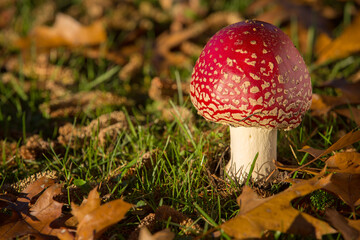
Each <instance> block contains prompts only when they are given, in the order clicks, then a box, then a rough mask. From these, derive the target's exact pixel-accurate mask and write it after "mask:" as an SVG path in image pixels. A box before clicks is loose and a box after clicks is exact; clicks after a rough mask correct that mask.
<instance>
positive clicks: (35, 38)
mask: <svg viewBox="0 0 360 240" xmlns="http://www.w3.org/2000/svg"><path fill="white" fill-rule="evenodd" d="M105 41H106V32H105V29H104V25H103V23H102V22H101V21H96V22H94V23H93V24H91V25H89V26H83V25H82V24H80V23H79V22H78V21H76V20H75V19H73V18H72V17H70V16H68V15H65V14H62V13H59V14H57V15H56V19H55V23H54V25H53V26H52V27H47V26H37V27H35V28H34V29H33V30H32V31H31V33H30V35H29V36H28V37H26V38H23V39H19V40H18V41H17V42H15V46H16V47H19V48H22V49H29V48H30V47H31V45H32V44H33V43H34V44H35V46H36V47H37V48H53V47H59V46H68V47H76V46H86V45H96V44H100V43H103V42H105Z"/></svg>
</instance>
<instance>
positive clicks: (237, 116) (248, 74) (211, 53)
mask: <svg viewBox="0 0 360 240" xmlns="http://www.w3.org/2000/svg"><path fill="white" fill-rule="evenodd" d="M190 95H191V101H192V103H193V104H194V106H195V108H196V109H197V111H198V114H200V115H201V116H203V117H204V118H205V119H207V120H209V121H212V122H216V123H222V124H227V125H230V141H231V144H230V148H231V159H230V162H229V163H228V165H227V166H226V170H227V172H228V173H229V175H231V176H233V177H236V178H237V179H238V180H239V181H240V182H241V181H242V180H244V178H245V177H246V176H247V174H248V172H249V169H250V166H251V164H252V162H253V160H254V158H255V156H256V154H257V153H258V158H257V160H256V164H255V168H254V171H253V173H252V178H253V180H261V179H265V178H266V177H267V176H268V175H269V174H270V173H271V172H272V171H273V170H274V169H275V166H274V161H275V160H276V145H277V129H283V130H290V129H293V128H296V127H297V126H298V125H299V124H300V123H301V121H302V117H303V115H304V113H305V112H306V111H307V110H308V109H309V107H310V104H311V96H312V89H311V81H310V75H309V72H308V69H307V67H306V65H305V62H304V60H303V58H302V57H301V55H300V53H299V52H298V50H297V49H296V48H295V46H294V45H293V43H292V42H291V40H290V38H289V37H288V36H287V35H286V34H285V33H284V32H282V31H281V30H280V29H279V28H277V27H275V26H273V25H271V24H269V23H265V22H261V21H256V20H247V21H244V22H239V23H235V24H232V25H230V26H227V27H225V28H223V29H221V30H220V31H219V32H217V33H216V34H215V35H214V36H213V37H212V38H211V39H210V40H209V41H208V43H207V44H206V46H205V47H204V49H203V50H202V53H201V55H200V57H199V59H198V60H197V62H196V65H195V67H194V70H193V73H192V79H191V83H190Z"/></svg>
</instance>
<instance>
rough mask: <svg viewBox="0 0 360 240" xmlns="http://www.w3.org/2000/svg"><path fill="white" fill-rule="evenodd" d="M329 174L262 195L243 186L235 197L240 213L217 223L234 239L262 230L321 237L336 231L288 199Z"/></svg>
mask: <svg viewBox="0 0 360 240" xmlns="http://www.w3.org/2000/svg"><path fill="white" fill-rule="evenodd" d="M330 178H331V176H327V177H324V178H319V177H315V178H313V179H310V180H306V181H302V182H301V183H297V184H294V185H293V186H292V187H290V188H288V189H287V190H285V191H283V192H281V193H278V194H276V195H274V196H271V197H268V198H265V199H262V198H260V197H259V196H258V195H257V194H256V193H255V192H254V191H253V190H252V189H251V188H250V187H248V186H245V187H244V189H243V193H242V194H241V195H240V197H239V198H238V204H239V206H240V211H239V214H238V215H237V216H236V217H235V218H233V219H231V220H229V221H228V222H226V223H224V224H222V225H221V226H220V227H221V228H222V229H223V230H224V231H225V232H226V233H227V234H228V235H230V236H232V237H235V238H237V239H244V238H260V237H261V236H262V234H263V232H264V231H265V230H273V231H280V232H283V233H292V234H300V235H305V236H314V237H316V238H321V236H322V235H324V234H331V233H335V232H336V231H335V230H334V229H333V228H332V227H330V226H329V225H328V224H327V223H326V222H324V221H322V220H319V219H317V218H314V217H312V216H310V215H308V214H306V213H304V212H301V211H298V210H296V209H294V208H293V207H292V205H291V201H292V200H294V199H295V198H298V197H301V196H305V195H306V194H309V193H311V192H313V191H315V190H317V189H320V188H322V187H324V186H326V185H327V184H329V182H330Z"/></svg>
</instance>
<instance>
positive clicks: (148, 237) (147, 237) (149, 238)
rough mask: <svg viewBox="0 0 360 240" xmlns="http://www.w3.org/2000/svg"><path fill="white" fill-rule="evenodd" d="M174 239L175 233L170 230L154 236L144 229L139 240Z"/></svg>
mask: <svg viewBox="0 0 360 240" xmlns="http://www.w3.org/2000/svg"><path fill="white" fill-rule="evenodd" d="M174 238H175V233H173V232H171V231H170V229H168V228H167V229H164V230H162V231H160V232H157V233H155V234H154V235H152V234H151V233H150V231H149V230H148V229H147V228H146V227H143V228H141V230H140V234H139V240H172V239H174Z"/></svg>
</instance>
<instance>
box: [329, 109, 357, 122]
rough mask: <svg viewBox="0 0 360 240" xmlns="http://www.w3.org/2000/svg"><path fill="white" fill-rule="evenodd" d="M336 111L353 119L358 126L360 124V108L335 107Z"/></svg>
mask: <svg viewBox="0 0 360 240" xmlns="http://www.w3.org/2000/svg"><path fill="white" fill-rule="evenodd" d="M334 111H335V112H336V113H337V114H340V115H342V116H344V117H347V118H349V119H351V120H353V121H354V122H355V123H356V124H357V125H358V126H360V109H358V108H355V107H352V106H349V107H348V108H342V109H334Z"/></svg>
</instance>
